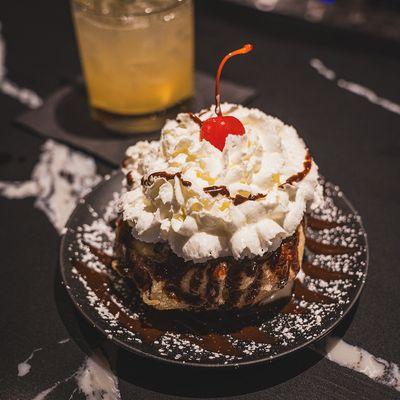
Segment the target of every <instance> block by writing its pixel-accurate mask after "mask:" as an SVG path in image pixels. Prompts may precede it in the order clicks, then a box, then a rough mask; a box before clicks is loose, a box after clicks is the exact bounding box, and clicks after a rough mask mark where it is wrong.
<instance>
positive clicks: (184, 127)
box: [119, 103, 322, 263]
mask: <svg viewBox="0 0 400 400" xmlns="http://www.w3.org/2000/svg"><path fill="white" fill-rule="evenodd" d="M222 113H223V115H233V116H234V117H236V118H238V119H239V120H240V121H241V122H242V124H243V125H244V127H245V130H246V133H245V134H244V135H242V136H236V135H229V136H228V137H227V140H226V144H225V148H224V150H223V151H222V152H221V151H220V150H218V149H217V148H215V147H214V146H213V145H212V144H210V143H209V142H207V141H205V140H200V127H199V125H198V124H196V123H195V122H194V121H193V120H192V119H191V118H190V116H189V114H179V115H178V117H177V119H176V120H169V121H167V123H166V124H165V126H164V128H163V129H162V133H161V139H160V140H159V141H154V142H146V141H141V142H138V143H137V144H136V145H134V146H131V147H129V148H128V149H127V151H126V156H127V158H126V160H125V161H124V168H123V170H124V172H125V173H126V174H127V176H128V182H129V184H130V187H129V190H128V191H127V192H126V193H124V194H123V195H122V196H121V199H120V202H119V211H120V212H121V214H122V217H123V219H124V220H125V221H127V222H128V223H129V225H130V226H131V228H132V235H133V236H134V237H135V238H136V239H139V240H141V241H143V242H148V243H156V242H168V243H169V245H170V247H171V249H172V251H174V252H175V253H176V254H177V255H178V256H180V257H182V258H183V259H185V260H186V261H189V260H191V261H193V262H195V263H197V262H204V261H206V260H209V259H212V258H218V257H225V256H233V257H234V258H236V259H240V258H244V257H255V256H261V255H263V254H265V253H266V252H269V251H273V250H275V249H276V248H278V247H279V245H280V244H281V242H282V240H283V239H284V238H286V237H288V236H291V235H293V234H294V232H295V231H296V228H297V227H298V225H299V224H300V223H301V221H302V219H303V216H304V213H305V212H306V209H307V207H309V206H311V205H312V204H313V203H316V202H319V200H320V198H321V194H322V189H321V187H320V185H319V183H318V167H317V166H316V164H315V163H314V162H312V164H311V169H310V171H309V173H308V174H307V175H306V176H305V177H304V178H303V179H302V180H301V181H299V182H294V183H293V184H291V185H289V184H286V185H282V184H283V183H284V182H285V181H286V180H287V179H288V178H289V177H291V176H293V175H294V174H296V173H298V172H301V171H303V169H304V166H303V163H304V161H305V158H306V154H307V149H306V146H305V144H304V142H303V141H302V139H300V137H299V136H298V134H297V132H296V130H295V129H294V128H293V127H291V126H287V125H285V124H284V123H283V122H282V121H280V120H279V119H277V118H274V117H271V116H268V115H266V114H265V113H263V112H261V111H260V110H258V109H248V108H245V107H242V106H240V105H233V104H226V103H225V104H223V105H222ZM199 115H201V119H202V120H203V121H204V120H206V119H207V118H209V117H212V116H215V114H214V108H213V107H212V108H211V109H210V110H205V111H202V112H201V113H200V114H199ZM156 172H163V173H164V174H155V173H156ZM152 174H153V175H152ZM162 175H163V176H162ZM210 186H226V188H227V190H228V191H229V196H227V195H223V194H214V196H212V195H211V194H210V193H209V192H208V193H207V191H205V190H204V189H205V188H207V187H210ZM236 196H240V197H241V198H242V199H243V197H244V198H249V197H250V198H251V197H252V196H253V198H257V199H256V200H248V201H244V202H241V203H240V204H235V203H238V202H235V201H234V199H235V197H236Z"/></svg>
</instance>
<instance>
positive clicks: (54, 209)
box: [0, 140, 100, 233]
mask: <svg viewBox="0 0 400 400" xmlns="http://www.w3.org/2000/svg"><path fill="white" fill-rule="evenodd" d="M99 181H100V176H99V175H97V173H96V164H95V162H94V160H93V158H92V157H89V156H87V155H85V154H83V153H81V152H78V151H75V150H72V149H71V148H69V147H67V146H65V145H63V144H59V143H57V142H55V141H53V140H47V141H46V142H45V143H44V144H43V146H42V152H41V154H40V157H39V162H38V163H37V164H36V166H35V167H34V169H33V171H32V175H31V179H30V180H29V181H25V182H0V195H2V196H4V197H7V198H9V199H21V198H25V197H32V196H34V197H36V200H35V207H37V208H39V209H40V210H41V211H43V212H44V213H45V214H46V215H47V217H48V218H49V220H50V221H51V222H52V224H53V225H54V227H55V228H56V229H57V231H58V232H59V233H61V232H62V229H63V227H64V225H65V223H66V221H67V219H68V217H69V216H70V214H71V212H72V211H73V209H74V208H75V206H76V204H77V202H78V200H79V199H80V198H81V197H82V196H84V195H85V194H86V193H87V192H88V191H89V190H90V189H91V188H92V187H93V186H94V185H96V184H97V183H98V182H99Z"/></svg>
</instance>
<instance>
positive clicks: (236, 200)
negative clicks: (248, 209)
mask: <svg viewBox="0 0 400 400" xmlns="http://www.w3.org/2000/svg"><path fill="white" fill-rule="evenodd" d="M203 190H204V192H205V193H207V194H209V195H210V196H212V197H216V196H218V195H222V196H225V197H227V198H228V199H229V200H232V201H233V204H234V205H235V206H238V205H239V204H242V203H244V202H245V201H249V200H250V201H255V200H258V199H262V198H264V197H265V196H266V194H263V193H258V194H251V195H249V196H248V197H246V196H242V195H241V194H237V195H236V196H235V197H232V196H231V194H230V192H229V190H228V188H227V187H226V186H224V185H221V186H207V187H205V188H203Z"/></svg>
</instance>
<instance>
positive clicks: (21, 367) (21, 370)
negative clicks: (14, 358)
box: [17, 338, 70, 376]
mask: <svg viewBox="0 0 400 400" xmlns="http://www.w3.org/2000/svg"><path fill="white" fill-rule="evenodd" d="M69 341H70V339H69V338H65V339H61V340H59V341H58V342H57V344H65V343H68V342H69ZM42 350H43V347H38V348H37V349H34V350H33V351H32V352H31V354H30V355H29V357H28V358H27V359H26V360H24V361H22V362H20V363H19V364H18V365H17V369H18V376H25V375H27V374H29V372H30V370H31V364H30V363H29V361H30V360H32V358H33V357H34V355H35V354H36V353H37V352H39V351H42Z"/></svg>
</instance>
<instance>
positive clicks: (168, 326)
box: [60, 173, 368, 367]
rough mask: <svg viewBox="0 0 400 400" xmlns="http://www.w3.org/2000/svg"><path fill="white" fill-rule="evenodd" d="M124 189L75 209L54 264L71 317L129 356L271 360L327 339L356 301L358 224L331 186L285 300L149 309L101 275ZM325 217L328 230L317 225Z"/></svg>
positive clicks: (361, 247)
mask: <svg viewBox="0 0 400 400" xmlns="http://www.w3.org/2000/svg"><path fill="white" fill-rule="evenodd" d="M121 184H122V175H121V174H120V173H118V174H115V175H113V176H112V177H111V178H109V179H108V180H104V181H103V182H102V183H100V184H99V185H98V186H97V187H96V188H95V189H94V190H93V191H92V192H91V193H89V194H88V195H87V196H86V197H85V198H84V199H83V200H82V201H81V202H80V204H79V205H78V206H77V207H76V209H75V211H74V213H73V214H72V216H71V217H70V219H69V221H68V223H67V225H66V228H67V230H66V233H65V235H64V236H63V238H62V243H61V254H60V262H61V272H62V277H63V280H64V283H65V287H66V288H67V291H68V293H69V295H70V297H71V299H72V301H73V302H74V304H75V305H76V307H77V308H78V310H80V312H81V313H82V314H83V315H84V316H85V317H86V318H87V319H88V320H89V322H90V323H91V324H92V325H93V326H94V327H96V328H97V329H99V330H100V331H101V332H103V333H104V334H105V335H106V336H107V337H108V338H109V339H110V340H112V341H113V342H115V343H117V344H118V345H120V346H122V347H124V348H126V349H128V350H130V351H132V352H134V353H137V354H140V355H142V356H146V357H149V358H153V359H157V360H160V361H164V362H169V363H178V364H182V363H183V364H186V365H191V366H200V367H227V366H239V365H248V364H255V363H259V362H264V361H271V360H274V359H276V358H279V357H282V356H284V355H287V354H289V353H291V352H293V351H296V350H299V349H301V348H303V347H305V346H308V345H310V344H311V343H313V342H316V341H318V340H319V339H321V338H322V337H324V336H325V335H326V334H327V333H329V332H330V331H331V330H332V329H333V328H334V327H335V326H336V325H337V324H338V323H339V322H340V321H341V320H342V319H343V318H344V316H345V315H346V314H347V313H348V312H349V310H350V309H351V307H352V306H353V305H354V303H355V302H356V300H357V298H358V297H359V295H360V293H361V290H362V287H363V285H364V283H365V279H366V275H367V266H368V246H367V237H366V233H365V231H364V228H363V226H362V222H361V218H360V217H359V216H358V214H357V212H356V211H355V210H354V208H353V207H352V205H351V204H350V202H349V201H348V200H347V199H346V197H345V196H344V195H343V194H342V193H341V191H340V189H339V188H338V187H337V186H334V185H332V184H330V183H324V188H325V199H326V200H325V204H324V206H323V207H322V208H321V209H317V210H313V212H312V216H313V217H314V218H309V219H308V221H309V223H308V227H307V229H306V231H307V237H308V239H307V250H306V255H305V261H304V262H305V264H304V270H305V277H304V279H303V281H302V282H301V281H299V280H297V281H296V283H295V290H294V294H293V296H292V297H291V298H286V299H283V300H280V301H278V302H275V303H274V304H272V305H268V306H263V307H256V308H250V309H247V310H244V311H241V312H234V313H232V312H218V313H217V312H208V313H190V312H169V311H168V312H165V311H164V312H161V311H155V310H152V309H149V308H148V307H146V306H144V305H143V304H142V303H141V302H140V301H139V300H138V299H137V296H136V294H135V291H134V289H133V288H132V287H131V285H130V283H129V282H127V281H124V280H123V279H122V278H120V277H118V276H116V275H115V274H114V273H113V272H111V270H110V268H109V267H107V265H109V264H110V262H111V256H112V241H113V226H112V225H113V219H114V218H115V216H114V215H112V214H113V213H112V212H111V210H112V209H113V206H112V203H113V201H114V200H113V198H115V196H117V195H118V192H120V190H121V186H122V185H121ZM99 215H100V216H102V217H101V218H100V217H99ZM327 216H330V217H331V218H330V219H331V220H333V221H335V222H333V223H324V222H321V220H326V217H327ZM319 243H324V244H323V245H321V244H319Z"/></svg>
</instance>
